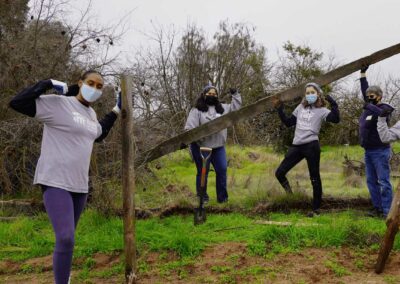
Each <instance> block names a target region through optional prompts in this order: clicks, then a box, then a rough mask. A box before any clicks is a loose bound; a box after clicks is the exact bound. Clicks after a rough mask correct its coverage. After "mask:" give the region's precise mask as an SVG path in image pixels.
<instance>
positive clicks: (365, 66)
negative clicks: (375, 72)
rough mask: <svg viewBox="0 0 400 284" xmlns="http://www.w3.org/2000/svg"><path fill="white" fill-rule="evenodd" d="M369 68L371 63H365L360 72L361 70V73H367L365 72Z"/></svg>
mask: <svg viewBox="0 0 400 284" xmlns="http://www.w3.org/2000/svg"><path fill="white" fill-rule="evenodd" d="M368 68H369V65H368V64H364V65H363V66H362V67H361V70H360V72H361V73H365V72H367V70H368Z"/></svg>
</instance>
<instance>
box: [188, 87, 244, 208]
mask: <svg viewBox="0 0 400 284" xmlns="http://www.w3.org/2000/svg"><path fill="white" fill-rule="evenodd" d="M229 92H230V94H231V96H232V102H231V103H230V104H222V103H221V102H220V101H219V100H218V91H217V88H216V87H214V86H206V87H205V88H204V90H203V91H202V92H201V94H200V96H199V97H198V99H197V101H196V106H195V107H194V108H192V109H191V111H190V113H189V116H188V118H187V121H186V125H185V130H190V129H193V128H196V127H198V126H200V125H202V124H204V123H207V122H209V121H211V120H213V119H215V118H218V117H220V116H221V115H224V114H227V113H229V112H231V111H235V110H238V109H239V108H240V106H241V104H242V98H241V96H240V94H239V92H238V91H237V90H236V89H233V88H231V89H230V91H229ZM226 138H227V130H226V129H224V130H222V131H220V132H218V133H215V134H212V135H210V136H207V137H205V138H203V139H201V140H200V141H197V142H194V143H192V144H190V151H191V153H192V157H193V160H194V162H195V164H196V168H197V175H196V191H197V196H199V189H200V177H201V167H202V159H201V156H200V147H209V148H212V153H211V158H210V159H209V160H208V163H207V174H206V181H207V177H208V172H209V169H210V163H211V164H212V165H213V167H214V170H215V174H216V189H217V202H219V203H223V202H227V201H228V191H227V186H226V184H227V183H226V180H227V176H226V172H227V167H228V165H227V161H226V152H225V143H226ZM206 184H207V183H206ZM208 199H209V197H208V195H207V194H206V196H205V201H208Z"/></svg>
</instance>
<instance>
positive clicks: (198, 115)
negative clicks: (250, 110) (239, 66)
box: [185, 93, 242, 148]
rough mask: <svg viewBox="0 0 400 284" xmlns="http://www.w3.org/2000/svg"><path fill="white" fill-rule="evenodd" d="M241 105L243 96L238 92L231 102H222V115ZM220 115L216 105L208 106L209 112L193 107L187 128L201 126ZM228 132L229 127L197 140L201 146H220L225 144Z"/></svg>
mask: <svg viewBox="0 0 400 284" xmlns="http://www.w3.org/2000/svg"><path fill="white" fill-rule="evenodd" d="M241 105H242V97H241V96H240V94H239V93H236V94H235V95H233V96H232V102H231V103H230V104H222V107H223V108H224V110H225V111H224V113H223V114H222V115H224V114H227V113H229V112H231V111H235V110H238V109H240V107H241ZM220 116H221V114H219V113H217V111H216V110H215V107H214V106H208V111H207V112H202V111H199V110H198V109H197V108H192V109H191V110H190V112H189V116H188V118H187V120H186V124H185V130H190V129H193V128H196V127H199V126H200V125H203V124H205V123H207V122H210V121H211V120H213V119H216V118H218V117H220ZM227 133H228V131H227V129H224V130H221V131H220V132H218V133H214V134H211V135H210V136H207V137H204V138H202V139H200V140H199V141H196V143H197V144H199V146H201V147H209V148H218V147H221V146H224V145H225V143H226V137H227Z"/></svg>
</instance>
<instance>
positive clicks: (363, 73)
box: [360, 65, 369, 102]
mask: <svg viewBox="0 0 400 284" xmlns="http://www.w3.org/2000/svg"><path fill="white" fill-rule="evenodd" d="M368 67H369V65H368V66H365V67H363V68H362V69H361V70H360V72H361V78H360V84H361V93H362V95H363V99H364V102H368V99H367V89H368V87H369V85H368V81H367V75H366V72H367V70H368Z"/></svg>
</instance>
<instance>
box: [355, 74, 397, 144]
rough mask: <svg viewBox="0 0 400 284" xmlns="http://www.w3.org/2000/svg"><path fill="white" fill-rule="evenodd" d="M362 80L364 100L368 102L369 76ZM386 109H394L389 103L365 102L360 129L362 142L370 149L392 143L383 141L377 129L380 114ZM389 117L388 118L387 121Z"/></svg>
mask: <svg viewBox="0 0 400 284" xmlns="http://www.w3.org/2000/svg"><path fill="white" fill-rule="evenodd" d="M360 82H361V92H362V95H363V98H364V102H366V103H368V98H367V89H368V81H367V78H365V77H363V78H361V79H360ZM385 109H393V107H392V106H390V105H389V104H384V103H381V104H377V105H373V104H365V106H364V111H363V113H362V114H361V116H360V119H359V129H360V144H361V146H362V147H363V148H364V149H366V150H368V149H379V148H388V147H390V144H388V143H383V142H382V141H381V139H380V138H379V134H378V130H377V122H378V116H379V114H380V113H381V112H382V111H383V110H385ZM388 121H389V117H388V118H387V122H388Z"/></svg>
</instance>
